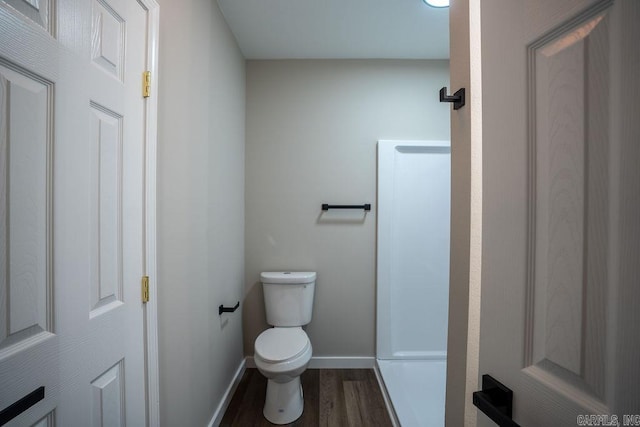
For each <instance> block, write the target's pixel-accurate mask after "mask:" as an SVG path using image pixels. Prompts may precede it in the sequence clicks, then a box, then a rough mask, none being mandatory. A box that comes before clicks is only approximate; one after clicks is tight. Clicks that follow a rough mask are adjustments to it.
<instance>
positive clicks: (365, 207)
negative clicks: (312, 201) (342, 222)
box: [322, 203, 371, 211]
mask: <svg viewBox="0 0 640 427" xmlns="http://www.w3.org/2000/svg"><path fill="white" fill-rule="evenodd" d="M329 209H364V210H365V211H370V210H371V204H370V203H366V204H364V205H329V204H327V203H323V204H322V210H323V211H328V210H329Z"/></svg>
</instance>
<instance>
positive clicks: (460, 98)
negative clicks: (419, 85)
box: [440, 86, 464, 110]
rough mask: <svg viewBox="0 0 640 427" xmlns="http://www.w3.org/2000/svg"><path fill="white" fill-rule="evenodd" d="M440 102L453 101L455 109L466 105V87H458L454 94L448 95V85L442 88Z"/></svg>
mask: <svg viewBox="0 0 640 427" xmlns="http://www.w3.org/2000/svg"><path fill="white" fill-rule="evenodd" d="M440 102H453V109H454V110H457V109H459V108H460V107H462V106H464V88H462V89H458V90H457V91H456V93H454V94H453V95H452V96H450V95H447V88H446V86H445V87H443V88H442V89H440Z"/></svg>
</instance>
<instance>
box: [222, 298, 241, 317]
mask: <svg viewBox="0 0 640 427" xmlns="http://www.w3.org/2000/svg"><path fill="white" fill-rule="evenodd" d="M238 307H240V301H238V302H237V303H236V305H235V306H234V307H225V306H224V305H222V304H220V306H219V307H218V316H220V315H222V313H233V312H234V311H236V310H237V309H238Z"/></svg>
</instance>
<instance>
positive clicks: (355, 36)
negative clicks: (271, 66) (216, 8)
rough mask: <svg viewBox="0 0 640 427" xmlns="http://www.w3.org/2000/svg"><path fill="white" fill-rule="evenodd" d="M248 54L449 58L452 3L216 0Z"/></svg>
mask: <svg viewBox="0 0 640 427" xmlns="http://www.w3.org/2000/svg"><path fill="white" fill-rule="evenodd" d="M218 4H219V5H220V9H221V10H222V13H223V14H224V16H225V19H226V21H227V23H228V24H229V26H230V27H231V31H233V34H234V35H235V37H236V40H237V41H238V44H239V45H240V49H241V50H242V53H243V54H244V56H245V57H246V58H247V59H290V58H297V59H302V58H358V59H360V58H403V59H407V58H411V59H443V58H449V8H443V9H438V8H433V7H429V6H427V5H426V4H424V3H423V1H422V0H218Z"/></svg>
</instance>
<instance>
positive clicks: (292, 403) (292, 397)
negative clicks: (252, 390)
mask: <svg viewBox="0 0 640 427" xmlns="http://www.w3.org/2000/svg"><path fill="white" fill-rule="evenodd" d="M254 350H255V356H254V361H255V363H256V367H257V368H258V370H259V371H260V373H261V374H262V375H264V376H265V377H266V378H267V394H266V399H265V404H264V409H263V411H262V413H263V414H264V417H265V418H266V419H267V420H269V421H270V422H272V423H273V424H288V423H291V422H293V421H295V420H296V419H298V418H299V417H300V415H302V412H303V410H304V395H303V392H302V384H301V383H300V375H302V373H303V372H304V371H305V370H306V369H307V366H309V361H310V360H311V353H312V348H311V342H310V341H309V338H308V337H307V334H306V333H305V332H304V331H303V330H302V328H300V327H298V328H271V329H267V330H266V331H264V332H262V333H261V334H260V335H259V336H258V338H257V339H256V342H255V345H254Z"/></svg>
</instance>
